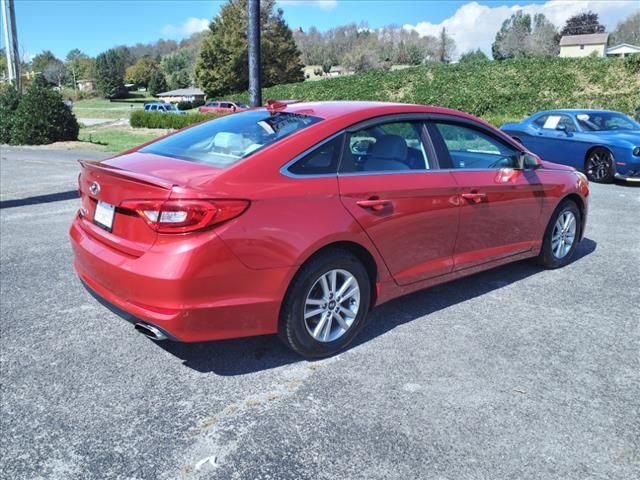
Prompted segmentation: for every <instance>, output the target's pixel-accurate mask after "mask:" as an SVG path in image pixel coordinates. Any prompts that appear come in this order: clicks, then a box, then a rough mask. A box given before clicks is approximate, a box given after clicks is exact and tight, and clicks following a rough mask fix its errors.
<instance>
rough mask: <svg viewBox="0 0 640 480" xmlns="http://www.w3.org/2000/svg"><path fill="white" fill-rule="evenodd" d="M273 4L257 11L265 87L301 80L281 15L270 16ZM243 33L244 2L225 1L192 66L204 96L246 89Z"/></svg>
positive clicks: (295, 52)
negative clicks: (194, 65) (194, 68)
mask: <svg viewBox="0 0 640 480" xmlns="http://www.w3.org/2000/svg"><path fill="white" fill-rule="evenodd" d="M274 4H275V0H262V2H261V9H260V16H261V18H260V24H261V30H262V36H261V37H262V38H261V47H262V68H263V73H262V81H263V85H264V86H265V87H267V86H270V85H275V84H276V83H290V82H299V81H303V80H304V74H303V72H302V64H301V63H300V52H299V51H298V49H297V47H296V45H295V42H294V40H293V35H292V33H291V30H290V29H289V27H288V26H287V24H286V23H285V21H284V18H283V16H282V12H281V11H278V12H274ZM246 31H247V0H229V2H227V3H226V4H225V5H224V6H223V7H222V8H221V9H220V13H219V14H218V16H216V17H215V18H214V19H213V21H212V22H211V24H210V25H209V31H208V32H207V35H206V36H205V38H204V40H203V42H202V47H201V49H200V56H199V58H198V60H197V63H196V71H195V74H196V80H197V83H198V84H199V85H200V86H201V87H202V89H203V90H204V91H205V93H206V94H207V95H208V96H219V95H222V94H225V93H230V92H239V91H242V90H246V89H247V88H248V86H249V69H248V52H247V48H248V45H247V38H246ZM274 64H275V65H277V66H275V67H274Z"/></svg>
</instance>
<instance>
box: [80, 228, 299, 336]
mask: <svg viewBox="0 0 640 480" xmlns="http://www.w3.org/2000/svg"><path fill="white" fill-rule="evenodd" d="M84 221H85V220H83V219H81V218H79V217H76V218H75V219H74V221H73V223H72V225H71V229H70V232H69V235H70V237H71V246H72V248H73V254H74V259H73V264H74V267H75V269H76V271H77V273H78V276H79V277H80V279H81V280H82V281H83V283H84V284H85V285H86V286H87V288H88V289H89V290H90V291H91V293H92V294H93V295H94V296H96V297H98V299H99V301H101V303H103V304H105V305H106V306H107V307H108V308H110V309H111V310H112V311H115V313H117V314H118V315H120V316H121V317H123V318H125V319H127V320H128V321H130V322H132V323H136V322H138V321H142V322H145V323H148V324H151V325H153V326H155V327H157V328H158V329H160V330H161V331H162V332H164V333H166V334H167V336H168V337H169V338H171V339H173V340H178V341H183V342H198V341H208V340H221V339H226V338H237V337H246V336H252V335H263V334H270V333H275V332H276V331H277V327H278V316H279V312H280V304H281V301H282V298H283V297H284V292H285V291H286V288H287V285H288V282H289V280H290V277H291V275H292V269H291V268H280V269H268V270H252V269H249V268H247V267H246V266H244V265H243V264H242V263H241V262H240V261H239V260H238V259H237V258H236V257H235V256H234V255H233V253H232V252H231V251H230V250H229V249H228V248H227V247H226V245H225V244H224V242H223V241H222V240H221V239H220V238H219V237H218V236H217V235H216V234H215V233H214V232H212V231H207V232H202V233H199V234H196V235H190V236H189V238H188V240H185V237H184V236H182V238H178V237H177V236H169V235H166V236H164V238H159V239H158V241H157V242H156V244H155V245H153V246H152V247H151V248H150V249H149V250H148V251H147V252H146V253H144V254H143V255H141V256H140V257H132V256H130V255H127V254H126V253H123V252H120V251H118V250H115V249H114V248H112V247H109V246H107V245H106V244H104V243H102V242H101V241H100V240H98V239H97V238H94V237H93V236H92V234H91V232H90V230H89V229H86V228H83V226H82V223H83V222H84Z"/></svg>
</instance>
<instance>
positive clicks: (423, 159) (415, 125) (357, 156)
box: [341, 122, 430, 173]
mask: <svg viewBox="0 0 640 480" xmlns="http://www.w3.org/2000/svg"><path fill="white" fill-rule="evenodd" d="M422 129H423V124H422V123H421V122H391V123H385V124H382V125H376V126H374V127H370V128H366V129H363V130H358V131H356V132H353V133H351V134H350V135H349V137H348V141H347V142H345V149H344V156H343V161H342V166H341V171H342V172H344V173H350V172H394V171H407V170H427V169H429V168H430V162H429V156H428V155H427V150H426V149H425V146H424V143H423V141H422V138H421V136H422Z"/></svg>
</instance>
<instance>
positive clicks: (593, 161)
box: [584, 147, 616, 183]
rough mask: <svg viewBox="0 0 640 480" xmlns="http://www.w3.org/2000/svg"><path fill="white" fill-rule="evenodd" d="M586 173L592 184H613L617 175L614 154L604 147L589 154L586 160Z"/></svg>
mask: <svg viewBox="0 0 640 480" xmlns="http://www.w3.org/2000/svg"><path fill="white" fill-rule="evenodd" d="M584 173H585V175H586V176H587V178H588V179H589V181H590V182H596V183H611V182H613V178H614V177H615V174H616V168H615V166H614V161H613V154H612V153H611V152H610V151H609V150H607V149H606V148H603V147H597V148H594V149H593V150H590V151H589V152H588V153H587V157H586V158H585V159H584Z"/></svg>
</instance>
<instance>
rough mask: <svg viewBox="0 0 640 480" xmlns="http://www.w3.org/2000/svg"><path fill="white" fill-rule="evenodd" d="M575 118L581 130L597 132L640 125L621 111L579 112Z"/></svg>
mask: <svg viewBox="0 0 640 480" xmlns="http://www.w3.org/2000/svg"><path fill="white" fill-rule="evenodd" d="M576 120H578V124H579V125H580V127H581V128H582V129H583V130H586V131H588V132H599V131H605V130H640V125H639V124H638V123H636V122H635V121H633V120H632V119H631V118H629V117H627V116H626V115H623V114H622V113H615V112H598V113H591V112H589V113H579V114H577V115H576Z"/></svg>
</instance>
